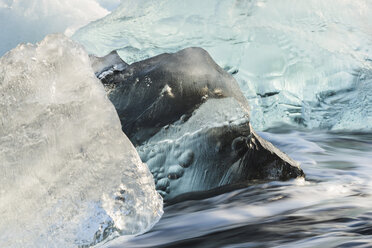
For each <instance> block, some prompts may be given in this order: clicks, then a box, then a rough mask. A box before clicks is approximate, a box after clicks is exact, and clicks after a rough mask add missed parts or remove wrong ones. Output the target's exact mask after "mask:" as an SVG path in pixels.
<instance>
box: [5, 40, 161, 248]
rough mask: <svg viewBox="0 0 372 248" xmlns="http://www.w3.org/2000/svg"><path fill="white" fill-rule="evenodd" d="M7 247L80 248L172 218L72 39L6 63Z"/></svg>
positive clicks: (27, 48) (22, 52)
mask: <svg viewBox="0 0 372 248" xmlns="http://www.w3.org/2000/svg"><path fill="white" fill-rule="evenodd" d="M0 96H1V97H0V178H1V180H0V216H1V218H0V247H64V248H65V247H76V246H77V245H89V244H94V243H96V242H99V241H101V240H103V239H105V238H107V236H110V235H111V236H114V235H118V234H121V235H124V234H137V233H141V232H144V231H146V230H148V229H149V228H151V227H152V225H153V224H154V223H156V222H157V220H159V218H160V216H161V214H162V199H161V197H160V196H159V194H158V193H156V191H155V185H154V181H153V177H152V175H151V174H150V172H149V170H148V168H147V166H146V165H145V164H143V163H142V162H141V160H140V158H139V156H138V154H137V152H136V150H135V148H134V147H133V146H132V144H131V143H130V141H129V140H128V138H127V137H126V136H125V135H124V134H123V132H122V131H121V124H120V121H119V118H118V116H117V113H116V111H115V108H114V107H113V105H112V104H111V102H110V101H109V100H108V99H107V97H106V94H105V91H104V88H103V86H102V84H101V83H100V82H99V81H98V79H97V78H96V77H95V75H94V73H93V69H92V68H91V66H90V61H89V57H88V54H87V53H86V52H85V50H84V49H83V48H82V47H81V45H79V44H77V43H76V42H73V41H71V40H70V39H68V38H67V37H65V36H63V35H49V36H47V37H46V38H45V39H44V40H43V41H41V42H40V43H38V44H36V45H32V44H28V45H19V46H18V47H17V48H15V49H14V50H12V51H10V52H9V53H7V54H6V55H5V56H3V57H1V58H0Z"/></svg>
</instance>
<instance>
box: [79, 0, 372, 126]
mask: <svg viewBox="0 0 372 248" xmlns="http://www.w3.org/2000/svg"><path fill="white" fill-rule="evenodd" d="M325 5H326V6H327V7H326V6H325ZM350 10H353V11H350ZM371 10H372V2H370V1H366V0H356V1H336V0H331V1H327V2H324V1H322V0H310V1H303V2H296V3H293V1H290V0H267V1H262V0H254V1H251V0H234V1H230V0H219V1H214V0H206V1H202V2H201V1H197V0H190V1H187V2H185V1H181V0H161V1H155V0H153V1H138V0H128V1H124V2H123V3H122V4H121V5H120V6H119V7H118V8H117V9H116V10H115V11H113V12H112V13H111V14H110V15H108V16H106V17H104V18H102V19H100V20H98V21H96V22H94V23H91V24H89V25H87V26H85V27H83V28H81V29H80V30H78V31H77V32H76V33H75V34H74V35H73V39H75V40H77V41H79V42H80V43H81V44H83V45H84V46H85V47H86V49H87V50H88V52H89V53H93V54H96V55H98V56H102V55H105V54H107V53H109V52H111V51H112V50H117V51H118V53H119V55H120V56H121V57H122V58H123V60H124V61H126V62H127V63H129V64H131V63H133V62H135V61H140V60H143V59H146V58H150V57H153V56H155V55H158V54H161V53H164V52H176V51H178V50H181V49H183V48H185V47H190V46H198V47H202V48H204V49H205V50H207V51H208V52H209V53H210V54H211V56H212V57H213V58H214V59H215V60H216V62H217V63H218V64H219V65H220V66H221V67H223V68H224V69H225V70H226V71H228V72H229V73H231V74H232V75H234V77H235V78H236V79H237V81H238V83H239V86H240V88H241V89H242V91H243V93H244V95H245V97H246V98H247V99H248V100H249V102H250V105H251V108H252V109H251V110H252V119H251V122H252V125H253V126H254V127H255V128H256V129H257V130H264V129H266V128H269V127H272V126H274V125H276V124H277V123H283V122H284V123H288V124H291V125H300V126H303V127H307V128H309V129H312V128H324V129H330V130H342V129H345V130H357V131H361V130H364V131H369V130H371V126H370V125H371V124H370V123H372V122H371V113H370V109H371V107H372V106H371V105H372V104H371V103H372V97H371V95H370V94H368V93H366V92H365V90H366V88H368V89H370V88H371V86H370V85H371V80H370V76H369V75H371V73H372V50H371V49H370V47H371V45H372V42H371V40H372V39H371V32H370V30H371V23H372V17H371V15H370V12H371ZM354 96H357V97H356V98H355V97H354ZM348 120H353V124H352V125H350V122H349V121H348Z"/></svg>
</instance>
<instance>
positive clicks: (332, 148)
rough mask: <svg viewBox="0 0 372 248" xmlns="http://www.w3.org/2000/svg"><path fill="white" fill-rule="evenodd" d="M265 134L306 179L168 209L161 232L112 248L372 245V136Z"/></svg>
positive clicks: (157, 227)
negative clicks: (294, 160) (297, 163)
mask: <svg viewBox="0 0 372 248" xmlns="http://www.w3.org/2000/svg"><path fill="white" fill-rule="evenodd" d="M274 130H276V131H275V133H274V132H273V130H269V132H263V133H261V135H262V136H263V137H265V138H266V139H268V140H270V141H271V142H272V143H274V144H275V145H277V146H278V147H279V148H280V149H282V150H283V151H285V152H286V153H288V154H289V155H291V156H292V157H293V158H294V159H296V160H297V161H299V162H301V166H302V168H303V169H304V171H305V173H306V176H307V177H306V180H302V179H298V180H293V181H289V182H270V183H265V184H259V185H254V186H251V187H248V188H245V189H240V190H236V191H233V192H229V193H225V194H223V195H219V196H215V197H212V198H209V199H205V200H198V201H196V200H195V201H187V202H182V203H178V204H176V205H172V206H168V207H166V208H165V214H164V216H163V217H162V219H161V220H160V222H159V223H157V224H156V225H155V226H154V228H153V229H152V230H151V231H149V232H148V233H145V234H143V235H140V236H137V237H130V238H128V237H122V238H119V239H117V240H114V241H112V242H109V243H108V244H106V245H107V246H108V247H372V196H371V192H372V191H371V189H372V173H371V172H372V134H367V133H360V134H358V133H329V132H324V131H311V132H309V131H293V130H291V129H290V128H287V129H282V130H278V129H274Z"/></svg>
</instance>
